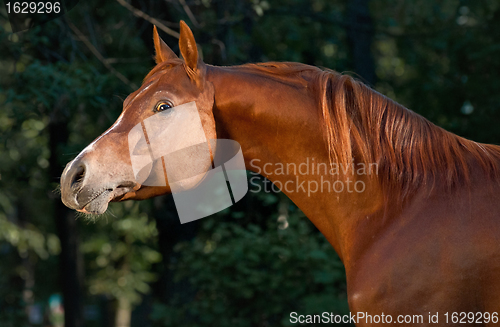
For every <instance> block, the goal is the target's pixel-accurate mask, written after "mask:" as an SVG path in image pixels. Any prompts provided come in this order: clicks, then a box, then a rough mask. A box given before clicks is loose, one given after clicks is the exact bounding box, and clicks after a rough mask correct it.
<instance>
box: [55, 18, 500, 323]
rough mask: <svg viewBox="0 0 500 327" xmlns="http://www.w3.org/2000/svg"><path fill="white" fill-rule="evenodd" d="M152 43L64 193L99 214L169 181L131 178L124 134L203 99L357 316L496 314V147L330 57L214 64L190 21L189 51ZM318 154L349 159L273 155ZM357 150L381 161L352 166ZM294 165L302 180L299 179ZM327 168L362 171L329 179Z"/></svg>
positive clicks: (359, 159)
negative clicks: (136, 83)
mask: <svg viewBox="0 0 500 327" xmlns="http://www.w3.org/2000/svg"><path fill="white" fill-rule="evenodd" d="M154 45H155V50H156V63H157V65H156V66H155V67H154V68H153V70H152V71H151V72H149V74H148V75H147V76H146V78H145V79H144V82H143V84H142V86H141V87H140V88H139V89H138V90H137V91H135V92H133V93H132V94H130V95H129V96H128V97H127V98H126V100H125V101H124V103H123V112H122V113H121V115H120V117H119V118H118V119H117V121H116V122H115V123H114V124H113V126H111V127H110V128H109V129H108V130H107V131H106V132H105V133H104V134H102V135H101V136H100V137H99V138H97V139H96V140H95V141H93V142H92V143H91V144H90V145H89V146H87V147H86V148H85V149H84V150H83V151H82V152H81V153H80V154H79V155H78V156H77V157H76V158H75V159H74V160H73V161H71V162H70V163H68V165H67V166H66V169H65V170H64V173H63V175H62V177H61V191H62V201H63V202H64V203H65V204H66V205H67V206H68V207H70V208H73V209H76V210H79V211H82V212H88V213H93V214H101V213H103V212H105V211H106V209H107V206H108V203H109V202H110V201H122V200H127V199H147V198H151V197H154V196H158V195H162V194H165V193H168V192H170V188H169V186H168V184H167V186H165V187H151V186H143V185H139V184H138V183H137V182H136V180H135V178H134V174H133V172H132V168H131V159H130V155H129V148H128V144H127V134H128V132H129V131H130V130H131V128H132V127H133V126H135V125H137V124H139V123H140V122H141V121H143V120H144V119H146V118H148V117H150V116H152V115H154V114H155V112H157V111H158V110H168V109H169V108H170V107H173V106H177V105H180V104H184V103H188V102H192V101H195V102H196V105H197V108H198V111H199V115H200V118H201V123H202V126H203V129H204V132H205V134H206V138H207V139H216V138H222V139H232V140H235V141H237V142H239V144H240V145H241V148H242V151H243V155H244V157H245V162H246V166H247V168H249V169H251V170H253V171H255V172H257V173H261V174H262V175H264V176H265V177H267V178H268V179H270V180H271V181H272V182H273V183H275V185H277V186H281V187H282V188H283V191H284V192H285V193H286V194H287V196H288V197H289V198H290V199H291V200H292V201H293V202H294V203H295V204H296V205H297V206H298V207H299V208H300V209H301V210H302V211H303V212H304V213H305V215H306V216H307V217H308V218H309V219H310V220H311V221H312V222H313V223H314V224H315V225H316V227H317V228H318V229H319V230H320V231H321V232H322V233H323V235H324V236H325V237H326V238H327V239H328V241H329V242H330V243H331V245H332V246H333V247H334V248H335V250H336V252H337V253H338V255H339V256H340V258H341V260H342V262H343V263H344V265H345V270H346V274H347V289H348V290H347V292H348V301H349V306H350V310H351V312H352V313H353V315H356V314H359V315H362V314H364V315H366V316H367V317H368V315H371V316H372V317H373V318H372V320H370V319H369V318H366V319H365V318H361V319H358V320H354V321H355V322H356V323H357V325H359V326H368V325H371V324H374V323H375V322H377V321H376V320H377V319H378V320H379V322H380V323H383V322H386V323H387V322H389V320H388V318H387V317H388V316H389V315H390V317H391V321H392V323H393V324H401V323H403V319H405V322H406V323H405V324H406V325H412V324H413V325H418V326H423V325H431V324H432V325H439V326H446V325H456V324H457V321H459V320H457V319H458V318H460V317H463V316H464V314H466V315H467V314H469V316H468V317H469V318H467V319H470V317H471V315H473V316H474V319H473V320H468V321H465V320H462V322H467V323H469V324H472V325H494V322H495V318H494V317H495V315H494V313H495V312H497V311H500V201H499V200H500V184H499V181H500V177H499V176H500V147H498V146H494V145H486V144H479V143H476V142H473V141H469V140H466V139H464V138H461V137H459V136H456V135H454V134H452V133H449V132H447V131H445V130H443V129H441V128H439V127H437V126H435V125H433V124H432V123H430V122H429V121H428V120H426V119H425V118H423V117H421V116H419V115H418V114H416V113H414V112H412V111H410V110H408V109H406V108H404V107H403V106H401V105H399V104H397V103H395V102H393V101H392V100H390V99H388V98H386V97H385V96H383V95H381V94H379V93H377V92H376V91H374V90H372V89H370V88H369V87H367V86H365V85H364V84H362V83H360V82H358V81H356V80H354V79H353V78H351V77H349V76H345V75H341V74H339V73H336V72H333V71H325V70H321V69H319V68H316V67H311V66H308V65H304V64H298V63H264V64H246V65H242V66H235V67H214V66H210V65H207V64H205V63H203V61H202V60H201V59H200V58H199V56H198V50H197V47H196V42H195V39H194V37H193V34H192V32H191V30H190V29H189V27H188V26H187V25H186V24H185V23H184V22H181V29H180V39H179V46H180V53H181V55H182V58H183V59H179V58H178V57H177V56H176V55H175V54H174V52H173V51H172V50H171V49H170V48H169V47H168V46H167V45H166V44H165V43H164V42H163V41H162V40H161V39H160V37H159V36H158V33H157V31H156V28H154ZM177 137H180V138H182V135H178V136H177ZM165 142H169V140H168V139H166V140H165ZM313 161H314V162H316V163H320V162H321V163H329V167H332V169H333V167H337V168H338V167H342V169H338V170H340V171H341V173H340V174H337V175H335V174H328V173H327V174H326V175H325V174H318V173H309V174H304V173H303V172H302V173H301V172H300V171H297V170H295V169H282V170H280V171H278V170H277V169H274V168H275V167H279V165H280V164H281V165H285V167H286V166H290V165H292V166H293V165H295V166H296V167H298V166H299V165H300V164H303V163H306V162H307V163H308V164H309V165H311V162H313ZM361 164H371V165H372V167H376V173H373V174H367V173H363V171H361V172H359V171H358V170H357V169H358V168H356V170H355V169H351V168H348V169H345V167H360V165H361ZM273 167H274V168H273ZM329 169H330V168H329ZM342 171H343V173H342ZM374 171H375V170H374ZM325 176H326V177H325ZM299 178H300V183H301V185H292V184H291V183H295V181H299ZM327 179H331V180H332V181H333V180H335V181H337V182H346V181H347V180H348V179H350V180H351V181H356V182H362V185H361V184H358V187H357V190H356V191H352V190H351V191H348V190H347V189H344V190H343V191H339V188H338V187H337V189H336V191H333V190H332V189H330V188H329V185H326V184H325V183H326V182H325V181H326V180H327ZM287 182H288V184H287ZM318 185H319V186H321V187H322V188H321V190H317V191H316V192H314V193H311V189H308V188H310V187H313V186H318ZM323 186H324V188H323ZM327 186H328V189H327ZM361 186H362V190H361ZM454 313H455V316H454V318H453V317H452V315H453V314H454ZM382 314H383V315H384V316H385V320H383V321H382V320H380V318H381V317H382ZM436 314H438V317H437V319H438V321H439V322H438V323H437V324H436V317H434V315H436ZM400 315H402V316H404V318H401V317H399V316H400ZM376 316H378V318H377V317H376ZM419 316H420V317H421V320H419V319H418V317H419ZM361 317H362V316H361ZM408 317H417V319H416V320H411V321H410V319H409V318H408ZM358 318H359V316H358ZM431 318H432V319H431ZM452 318H453V319H452ZM455 318H457V319H455ZM412 319H413V318H412ZM429 319H431V320H432V321H429ZM351 321H352V320H351Z"/></svg>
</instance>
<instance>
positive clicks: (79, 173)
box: [71, 164, 85, 189]
mask: <svg viewBox="0 0 500 327" xmlns="http://www.w3.org/2000/svg"><path fill="white" fill-rule="evenodd" d="M84 178H85V166H84V165H83V164H80V165H78V167H77V169H76V172H75V174H74V175H73V179H72V181H71V188H72V189H79V188H80V187H81V186H82V184H83V179H84Z"/></svg>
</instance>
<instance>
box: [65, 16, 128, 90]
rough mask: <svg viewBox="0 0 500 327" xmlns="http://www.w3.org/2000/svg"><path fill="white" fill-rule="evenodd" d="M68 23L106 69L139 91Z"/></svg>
mask: <svg viewBox="0 0 500 327" xmlns="http://www.w3.org/2000/svg"><path fill="white" fill-rule="evenodd" d="M66 23H67V24H68V26H69V28H71V30H72V31H73V32H74V33H75V34H76V36H78V38H79V39H80V40H81V41H82V42H83V43H84V44H85V45H86V46H87V48H89V50H90V51H91V52H92V53H93V54H94V56H96V58H97V59H99V61H100V62H102V64H103V65H104V67H106V68H107V69H108V70H109V71H110V72H111V73H112V74H113V75H115V76H116V77H118V78H119V79H120V80H121V81H122V82H123V83H125V84H127V85H128V86H130V88H131V89H132V90H136V89H137V85H135V84H134V83H132V82H131V81H129V80H128V78H126V77H125V76H123V75H122V74H121V73H120V72H118V71H117V70H116V69H114V68H113V66H111V65H110V64H109V62H108V60H106V58H104V57H103V56H102V54H101V53H100V52H99V51H98V50H97V49H96V48H95V47H94V45H92V43H91V42H90V41H89V40H88V39H87V37H86V36H85V35H83V34H82V32H80V30H79V29H78V28H77V27H76V26H75V25H73V24H72V23H71V22H70V21H69V20H66Z"/></svg>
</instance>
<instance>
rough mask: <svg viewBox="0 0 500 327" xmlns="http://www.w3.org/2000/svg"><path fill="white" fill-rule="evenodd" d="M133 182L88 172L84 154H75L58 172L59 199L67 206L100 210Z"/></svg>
mask: <svg viewBox="0 0 500 327" xmlns="http://www.w3.org/2000/svg"><path fill="white" fill-rule="evenodd" d="M99 166H100V165H99V164H98V165H97V167H99ZM94 168H95V167H94ZM94 170H95V169H94ZM136 185H137V183H135V182H134V181H121V182H120V180H113V178H112V176H109V175H108V176H101V174H100V172H98V171H93V172H92V171H91V165H89V164H88V163H87V162H86V161H85V159H84V158H83V159H82V158H78V157H77V158H76V159H75V160H73V161H71V162H70V163H68V164H67V165H66V168H65V169H64V171H63V173H62V176H61V200H62V202H63V203H64V204H65V205H66V206H67V207H68V208H71V209H74V210H78V211H80V212H84V213H92V214H102V213H104V212H105V211H106V209H107V207H108V203H109V202H110V201H112V200H113V199H115V198H117V197H120V196H123V195H124V194H126V193H127V192H129V191H131V190H133V188H134V187H135V186H136Z"/></svg>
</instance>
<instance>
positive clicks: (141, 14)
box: [116, 0, 180, 38]
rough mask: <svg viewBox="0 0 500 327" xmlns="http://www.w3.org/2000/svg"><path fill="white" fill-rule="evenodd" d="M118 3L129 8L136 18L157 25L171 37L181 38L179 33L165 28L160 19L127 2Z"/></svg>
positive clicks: (121, 0) (119, 0) (122, 0)
mask: <svg viewBox="0 0 500 327" xmlns="http://www.w3.org/2000/svg"><path fill="white" fill-rule="evenodd" d="M116 1H118V3H119V4H121V5H122V6H124V7H125V8H127V9H128V10H130V11H131V12H132V13H133V14H134V15H135V16H137V17H139V18H142V19H145V20H147V21H148V22H150V23H151V24H153V25H156V27H158V28H159V29H161V30H162V31H163V32H165V33H167V34H169V35H171V36H173V37H175V38H179V37H180V34H179V33H177V32H176V31H174V30H173V29H171V28H169V27H167V26H165V25H164V24H162V23H161V22H160V21H159V20H158V19H156V18H153V17H151V16H149V15H148V14H146V13H144V12H142V11H140V10H139V9H137V8H134V7H133V6H131V5H130V4H129V3H128V2H126V1H125V0H116Z"/></svg>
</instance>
